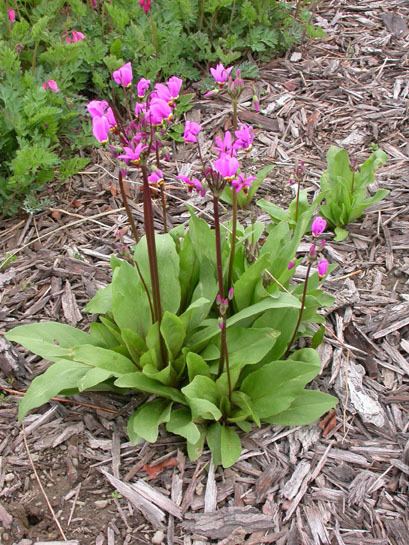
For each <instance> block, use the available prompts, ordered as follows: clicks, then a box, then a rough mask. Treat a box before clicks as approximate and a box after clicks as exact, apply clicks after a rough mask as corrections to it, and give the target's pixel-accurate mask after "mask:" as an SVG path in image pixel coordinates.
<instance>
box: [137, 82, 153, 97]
mask: <svg viewBox="0 0 409 545" xmlns="http://www.w3.org/2000/svg"><path fill="white" fill-rule="evenodd" d="M150 84H151V80H150V79H145V78H141V79H140V80H139V81H138V83H137V85H136V91H137V93H138V98H143V97H144V96H145V93H146V91H147V90H148V89H149V86H150Z"/></svg>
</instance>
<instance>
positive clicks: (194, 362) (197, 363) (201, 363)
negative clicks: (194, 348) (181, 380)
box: [186, 352, 210, 382]
mask: <svg viewBox="0 0 409 545" xmlns="http://www.w3.org/2000/svg"><path fill="white" fill-rule="evenodd" d="M186 363H187V371H188V375H189V382H192V381H193V379H194V378H195V376H196V375H203V376H205V377H210V370H209V367H208V365H207V363H206V362H205V360H204V359H203V358H202V357H201V356H199V354H195V353H194V352H189V353H188V354H187V356H186Z"/></svg>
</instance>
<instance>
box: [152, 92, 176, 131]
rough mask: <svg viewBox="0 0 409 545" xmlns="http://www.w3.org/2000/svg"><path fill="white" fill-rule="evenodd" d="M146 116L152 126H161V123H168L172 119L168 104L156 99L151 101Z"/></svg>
mask: <svg viewBox="0 0 409 545" xmlns="http://www.w3.org/2000/svg"><path fill="white" fill-rule="evenodd" d="M147 115H148V120H149V121H150V122H151V123H152V125H161V124H162V123H163V121H165V120H166V121H170V120H171V119H172V117H173V113H172V108H171V107H170V106H169V104H168V103H167V102H166V101H165V100H162V99H161V98H157V97H156V98H154V99H153V100H152V101H151V103H150V106H149V110H148V114H147Z"/></svg>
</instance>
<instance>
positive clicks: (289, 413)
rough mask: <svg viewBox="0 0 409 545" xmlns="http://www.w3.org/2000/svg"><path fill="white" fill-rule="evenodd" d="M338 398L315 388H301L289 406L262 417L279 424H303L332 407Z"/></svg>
mask: <svg viewBox="0 0 409 545" xmlns="http://www.w3.org/2000/svg"><path fill="white" fill-rule="evenodd" d="M337 402H338V400H337V399H336V398H335V397H333V396H331V395H328V394H324V393H323V392H318V391H316V390H303V392H302V393H300V394H298V395H297V397H296V398H295V399H294V401H293V402H292V403H291V405H290V407H289V408H288V409H287V410H285V411H283V412H282V413H280V414H276V415H274V416H270V417H268V418H266V419H264V421H265V422H268V423H269V424H278V425H280V426H305V425H307V424H311V423H312V422H315V421H316V420H318V419H319V418H320V417H321V416H322V415H323V414H325V413H326V412H327V411H329V410H331V409H333V408H334V407H335V406H336V404H337Z"/></svg>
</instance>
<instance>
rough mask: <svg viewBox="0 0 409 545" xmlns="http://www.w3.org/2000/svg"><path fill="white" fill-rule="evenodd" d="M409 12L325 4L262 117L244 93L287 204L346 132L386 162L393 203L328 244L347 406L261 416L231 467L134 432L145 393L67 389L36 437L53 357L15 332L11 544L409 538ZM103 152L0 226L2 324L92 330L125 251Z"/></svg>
mask: <svg viewBox="0 0 409 545" xmlns="http://www.w3.org/2000/svg"><path fill="white" fill-rule="evenodd" d="M408 17H409V5H408V2H407V1H406V0H390V1H389V2H386V1H385V0H361V1H359V2H355V3H351V2H348V1H346V0H337V1H328V0H326V1H323V2H321V3H320V6H319V7H318V8H317V10H316V22H317V23H318V24H319V25H320V26H321V27H322V28H324V30H325V32H326V33H327V37H326V38H324V39H323V40H320V41H316V42H308V43H306V44H305V45H304V46H303V47H300V48H297V49H296V50H294V51H291V52H289V53H288V54H287V56H286V58H283V59H277V60H273V61H271V62H270V63H269V64H267V65H264V66H263V67H262V69H261V77H260V80H259V81H257V83H256V86H257V89H258V91H259V92H260V94H261V112H260V113H258V114H257V113H255V112H253V111H251V107H250V102H249V101H247V102H246V96H245V97H244V99H243V103H242V104H241V111H240V118H241V119H242V120H243V121H248V122H251V123H253V124H254V126H255V127H256V135H257V138H256V140H257V142H256V146H255V148H254V151H253V152H252V155H251V157H250V158H249V159H248V160H247V163H248V167H249V169H250V170H252V169H254V170H256V169H257V168H259V167H260V166H262V165H264V164H268V163H273V164H274V170H273V172H272V174H271V175H270V176H269V178H268V180H267V181H266V183H265V184H264V186H263V188H262V189H261V191H260V194H261V195H262V196H263V197H265V198H267V199H270V200H272V201H274V202H278V203H284V204H285V203H288V201H289V200H290V198H291V188H290V186H289V185H288V183H287V180H288V179H289V178H290V176H291V174H292V171H293V168H294V165H295V164H296V162H297V160H300V159H303V160H304V161H305V164H306V167H307V173H308V179H307V187H308V188H309V189H310V191H311V196H312V195H313V194H314V192H315V191H316V190H317V187H318V180H319V177H320V174H321V172H322V171H323V170H324V168H325V153H326V150H327V149H328V147H329V145H331V144H338V145H341V146H344V147H346V148H347V149H348V150H349V151H350V152H352V153H353V154H354V155H355V156H356V157H357V158H358V159H359V160H363V159H364V158H365V157H366V156H367V154H368V153H369V148H370V146H371V144H372V143H376V144H378V145H379V146H380V147H381V148H382V149H384V150H385V151H386V153H387V154H388V157H389V160H388V163H387V165H386V166H385V167H383V168H382V169H381V171H380V172H379V175H378V178H377V179H378V181H377V184H378V185H379V186H381V187H386V188H387V189H389V190H390V193H389V195H388V197H387V198H386V199H385V201H384V202H382V203H380V204H379V205H378V206H376V207H374V208H372V209H371V210H370V211H369V212H368V213H367V214H366V215H365V217H364V218H363V220H362V221H361V222H360V223H357V224H354V225H352V226H350V237H349V238H348V239H347V240H346V241H345V242H343V243H339V244H335V243H329V244H328V249H327V256H328V258H329V259H330V260H331V262H333V263H335V264H336V265H337V268H336V270H335V271H334V272H333V273H332V275H331V276H330V278H329V279H328V281H327V289H328V291H329V292H331V293H333V294H334V295H335V296H336V303H335V304H334V307H333V308H332V309H331V311H330V312H329V314H328V320H327V335H326V342H325V344H324V345H323V346H322V347H321V357H322V373H321V375H320V377H319V378H318V379H317V380H316V381H314V386H316V387H319V388H320V389H322V390H323V391H329V392H331V393H334V394H335V395H337V397H338V399H339V405H338V407H337V410H336V412H333V413H330V414H328V415H327V416H326V417H325V418H324V419H322V421H321V422H320V423H319V424H317V425H314V426H309V427H296V428H291V429H288V428H280V427H262V428H261V429H256V430H255V431H253V432H252V433H250V434H247V435H245V436H243V445H244V450H243V454H242V457H241V459H240V461H239V462H238V463H236V464H235V465H234V466H233V467H232V468H230V469H227V470H222V469H221V468H214V467H213V465H212V464H211V462H210V457H209V454H208V453H205V454H204V455H203V456H202V457H201V458H200V460H199V461H198V463H194V464H193V463H190V462H189V460H188V459H187V458H186V456H185V454H184V450H183V443H182V442H179V441H178V438H176V437H171V436H167V435H166V434H163V435H162V436H161V437H160V440H159V441H158V443H156V444H155V445H148V444H143V445H140V446H138V447H134V446H132V445H131V444H130V443H129V442H128V440H127V437H126V434H125V431H124V430H125V425H126V417H127V415H128V414H129V412H130V410H131V409H132V407H133V406H134V403H135V400H131V401H130V403H128V404H127V405H126V404H125V403H126V401H124V399H123V398H119V397H114V396H102V395H99V394H95V395H83V396H78V397H76V398H75V399H69V400H64V399H63V400H61V401H57V400H56V401H53V402H51V403H50V404H48V405H47V406H45V407H43V408H42V409H39V410H37V411H35V413H34V414H31V415H29V416H28V417H27V418H26V420H25V428H24V430H23V429H22V427H21V426H20V425H18V424H17V422H16V406H17V400H18V398H19V392H20V391H22V390H24V388H26V387H27V385H28V384H29V382H30V381H31V379H32V377H33V376H34V375H36V374H38V373H39V372H41V371H42V370H43V369H44V368H45V367H46V365H47V363H46V362H44V361H41V360H39V358H37V357H35V356H33V355H29V354H27V353H25V352H24V351H22V350H19V349H18V348H17V347H10V345H9V344H8V343H7V342H6V341H5V339H4V338H3V337H2V336H0V388H1V389H2V390H3V397H2V398H0V542H1V543H2V544H4V545H11V544H12V545H32V544H34V543H40V542H48V543H60V542H65V543H72V544H79V545H94V544H95V545H105V544H107V545H138V544H141V545H142V544H148V543H153V544H159V545H160V544H161V543H163V544H165V543H166V544H168V545H171V544H173V543H174V544H177V545H204V544H208V543H209V544H210V543H215V544H217V545H259V544H262V543H273V544H277V545H407V544H408V543H409V525H408V520H409V517H408V491H409V421H408V410H409V360H408V354H409V337H408V333H409V318H408V316H409V257H408V249H409V140H408V136H409V128H408V127H409V124H408V119H409V115H408V97H409V34H408ZM252 93H253V91H252V88H251V86H250V87H249V92H248V93H247V95H248V97H249V96H251V95H252ZM227 113H228V104H227V103H226V102H223V100H221V99H218V100H204V99H203V100H199V101H198V102H197V103H196V105H195V109H194V111H193V112H191V113H190V114H189V115H190V116H192V117H194V118H195V119H202V120H205V124H206V129H207V130H208V132H209V135H214V134H215V133H216V132H217V131H218V130H220V129H222V128H223V126H228V121H226V114H227ZM183 154H185V155H183ZM174 157H175V158H176V160H177V166H178V168H181V165H182V163H188V167H190V168H193V169H194V168H195V163H194V160H193V156H192V157H191V156H190V155H186V152H182V151H179V150H178V151H177V153H176V155H174ZM94 159H95V164H94V165H93V166H92V168H89V169H88V170H87V172H84V173H82V174H81V175H79V176H77V177H75V179H74V180H73V181H72V182H71V184H70V185H66V186H63V187H61V186H57V185H55V186H53V189H51V190H50V191H49V193H48V195H47V196H48V197H49V198H51V199H52V200H53V201H54V203H55V205H54V206H55V207H54V208H52V209H47V210H45V211H43V212H41V213H37V214H28V215H25V216H22V217H20V218H17V219H13V220H7V221H5V220H4V221H2V222H1V223H0V233H1V234H0V252H1V253H2V255H3V258H4V257H5V256H7V257H8V259H9V265H8V267H5V268H3V270H2V271H0V333H4V332H5V331H7V330H8V329H10V328H11V327H14V326H15V325H17V324H21V323H30V322H33V321H38V320H45V319H51V320H58V321H62V322H65V323H69V324H72V325H77V326H78V327H81V328H84V327H86V325H87V323H88V322H89V321H90V320H91V317H86V316H83V315H82V314H81V309H82V308H83V306H84V305H85V303H86V302H87V301H88V299H89V297H90V296H92V295H93V294H94V293H95V291H96V290H97V289H98V288H99V287H101V286H103V285H105V284H106V282H108V281H109V279H110V268H109V256H110V254H111V253H116V254H118V253H122V254H123V255H126V254H127V252H128V251H129V247H130V245H131V244H132V240H131V238H130V233H129V231H128V229H127V222H126V217H125V215H124V211H123V209H122V208H121V203H120V199H119V196H118V188H117V186H116V181H115V180H116V179H115V166H114V165H113V164H112V163H111V162H110V161H109V160H108V158H107V157H105V156H104V155H103V153H102V152H99V153H98V155H97V154H96V155H95V157H94ZM172 166H174V164H172V163H170V164H169V169H171V168H172ZM132 176H133V175H132ZM172 183H173V182H172ZM129 190H130V193H131V195H134V194H135V193H134V187H133V184H132V183H130V184H129ZM168 192H169V194H170V196H169V218H168V222H169V223H170V224H177V223H179V222H181V221H186V219H187V218H188V214H187V212H186V200H187V197H186V194H185V193H184V192H183V191H182V190H180V188H178V187H177V186H176V182H175V184H174V185H173V186H172V185H171V184H170V186H169V187H168ZM189 202H190V204H191V205H192V206H195V205H197V204H198V201H197V200H195V199H194V198H190V199H189ZM134 203H135V204H134V206H133V208H134V211H135V218H136V220H138V221H140V220H141V218H142V215H141V205H140V204H139V203H138V199H137V198H136V199H135V200H134ZM254 210H255V208H253V209H252V210H250V211H249V212H244V213H243V217H242V221H249V219H251V217H252V215H254ZM226 212H227V211H226ZM204 213H205V214H207V215H209V214H210V206H205V211H204ZM261 218H263V216H261ZM157 227H158V229H160V228H161V227H162V225H161V217H160V213H159V209H158V214H157ZM14 254H15V257H13V255H14ZM33 467H34V468H35V469H36V472H37V475H36V474H35V473H34V471H33ZM40 485H41V486H42V487H44V491H45V494H46V495H47V497H48V499H49V503H50V506H51V507H52V509H53V513H54V514H53V515H52V514H51V511H50V508H49V507H47V505H46V503H45V500H44V494H43V492H42V491H41V489H40ZM57 522H58V524H57ZM58 525H60V528H61V530H62V532H61V530H59V528H58ZM65 538H66V539H67V540H71V541H64V539H65Z"/></svg>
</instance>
